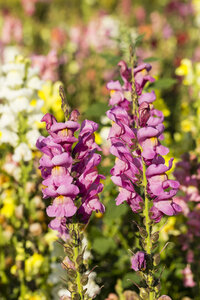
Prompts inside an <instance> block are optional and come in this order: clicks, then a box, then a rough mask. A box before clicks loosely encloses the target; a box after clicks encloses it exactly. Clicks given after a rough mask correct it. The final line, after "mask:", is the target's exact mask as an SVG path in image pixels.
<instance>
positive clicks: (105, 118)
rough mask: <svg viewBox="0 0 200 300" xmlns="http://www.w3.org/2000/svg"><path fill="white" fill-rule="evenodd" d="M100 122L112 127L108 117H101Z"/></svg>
mask: <svg viewBox="0 0 200 300" xmlns="http://www.w3.org/2000/svg"><path fill="white" fill-rule="evenodd" d="M100 121H101V124H103V125H107V124H110V125H111V120H110V119H109V118H108V117H107V116H101V119H100Z"/></svg>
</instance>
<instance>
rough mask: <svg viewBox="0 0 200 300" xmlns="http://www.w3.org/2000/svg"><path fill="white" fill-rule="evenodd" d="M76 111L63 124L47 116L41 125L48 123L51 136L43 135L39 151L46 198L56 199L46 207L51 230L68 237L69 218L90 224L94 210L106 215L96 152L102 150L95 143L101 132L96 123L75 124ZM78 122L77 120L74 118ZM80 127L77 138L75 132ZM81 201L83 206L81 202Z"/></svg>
mask: <svg viewBox="0 0 200 300" xmlns="http://www.w3.org/2000/svg"><path fill="white" fill-rule="evenodd" d="M75 114H78V113H77V111H73V112H72V113H71V115H70V117H69V119H68V120H67V121H66V122H64V123H58V122H57V121H56V119H55V117H54V116H52V115H50V114H46V115H45V116H44V117H43V119H42V122H45V123H46V129H47V131H48V133H49V136H48V137H43V136H41V137H40V138H39V139H38V141H37V144H36V145H37V148H38V149H39V150H40V151H41V152H42V153H43V156H42V158H41V159H40V167H39V168H40V170H41V174H42V177H43V179H44V180H43V182H42V183H43V185H44V186H46V187H45V188H44V189H43V191H42V192H43V198H45V199H46V198H49V197H50V198H54V200H53V202H52V204H51V205H49V206H48V207H47V214H48V216H49V217H54V218H55V219H54V220H52V221H51V223H50V225H49V227H50V228H52V229H55V230H57V231H58V232H59V233H60V236H61V237H63V236H67V232H66V226H65V225H66V222H67V219H68V218H71V217H73V216H76V218H78V219H80V220H82V221H84V222H87V221H88V219H89V217H90V215H91V214H92V212H93V211H101V212H104V206H103V204H102V203H101V202H100V201H99V196H98V193H100V192H101V191H102V189H103V185H102V183H100V180H101V179H104V178H105V177H104V176H103V175H100V174H99V173H98V170H97V166H98V164H99V163H100V161H101V156H100V155H99V154H97V153H96V150H98V151H100V150H101V149H100V147H99V146H98V145H97V144H96V143H95V137H94V132H95V131H96V130H97V129H98V125H97V124H96V123H95V122H92V121H89V120H85V121H84V122H83V123H82V126H81V128H80V126H79V124H78V122H77V121H74V120H73V119H74V115H75ZM75 119H77V118H75ZM79 128H80V133H79V137H78V139H77V138H75V136H74V133H75V132H76V131H78V130H79ZM74 143H77V144H76V146H75V147H74V148H73V150H72V146H74ZM79 199H81V204H78V203H79Z"/></svg>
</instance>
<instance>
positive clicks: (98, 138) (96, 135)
mask: <svg viewBox="0 0 200 300" xmlns="http://www.w3.org/2000/svg"><path fill="white" fill-rule="evenodd" d="M94 135H95V142H96V143H97V144H98V145H101V144H102V143H103V141H102V138H101V136H100V134H99V133H98V132H95V133H94Z"/></svg>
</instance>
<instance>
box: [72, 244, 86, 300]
mask: <svg viewBox="0 0 200 300" xmlns="http://www.w3.org/2000/svg"><path fill="white" fill-rule="evenodd" d="M78 255H79V246H76V247H74V263H75V266H76V274H77V277H76V284H77V288H78V293H79V295H80V297H81V298H80V299H81V300H83V299H84V297H83V286H82V283H81V274H80V272H79V270H78V268H79V265H78V264H77V261H76V260H77V258H78Z"/></svg>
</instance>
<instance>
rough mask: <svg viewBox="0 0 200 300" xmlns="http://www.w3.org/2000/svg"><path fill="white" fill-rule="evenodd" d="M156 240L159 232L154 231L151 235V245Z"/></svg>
mask: <svg viewBox="0 0 200 300" xmlns="http://www.w3.org/2000/svg"><path fill="white" fill-rule="evenodd" d="M158 239H159V231H156V232H154V233H153V234H152V235H151V241H152V243H156V242H157V241H158Z"/></svg>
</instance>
